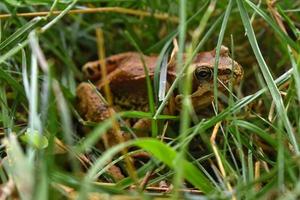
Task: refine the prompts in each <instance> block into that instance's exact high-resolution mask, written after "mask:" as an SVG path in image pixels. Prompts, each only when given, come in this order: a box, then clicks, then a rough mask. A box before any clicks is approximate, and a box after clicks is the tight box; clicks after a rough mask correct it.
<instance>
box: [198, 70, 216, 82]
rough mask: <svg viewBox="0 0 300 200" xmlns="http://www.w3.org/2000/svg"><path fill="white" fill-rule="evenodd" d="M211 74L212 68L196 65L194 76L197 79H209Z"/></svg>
mask: <svg viewBox="0 0 300 200" xmlns="http://www.w3.org/2000/svg"><path fill="white" fill-rule="evenodd" d="M212 75H213V73H212V70H211V69H210V68H208V67H201V68H200V67H197V68H196V69H195V71H194V76H195V78H196V79H197V80H199V81H203V80H210V79H211V78H212Z"/></svg>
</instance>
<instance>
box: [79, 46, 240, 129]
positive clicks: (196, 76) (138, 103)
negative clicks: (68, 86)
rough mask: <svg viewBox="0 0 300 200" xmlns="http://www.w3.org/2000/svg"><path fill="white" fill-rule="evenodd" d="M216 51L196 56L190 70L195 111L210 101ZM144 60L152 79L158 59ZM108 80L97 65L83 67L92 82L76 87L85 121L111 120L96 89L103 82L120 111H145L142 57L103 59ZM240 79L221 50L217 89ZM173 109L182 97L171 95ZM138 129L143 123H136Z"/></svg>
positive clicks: (234, 64)
mask: <svg viewBox="0 0 300 200" xmlns="http://www.w3.org/2000/svg"><path fill="white" fill-rule="evenodd" d="M215 57H216V51H215V50H212V51H207V52H201V53H198V54H197V55H196V57H195V58H194V60H193V62H192V64H191V65H190V66H189V67H191V68H190V69H191V70H188V71H189V72H192V73H193V90H192V93H191V95H190V97H191V100H192V104H193V107H194V108H195V110H199V109H203V108H205V107H206V106H208V104H210V103H211V101H212V100H213V88H214V87H213V68H214V64H215ZM143 60H144V62H145V64H146V67H147V68H148V71H149V75H150V77H152V78H153V76H154V70H155V67H156V62H157V60H158V57H157V56H145V55H143ZM105 62H106V68H107V72H108V74H107V80H106V81H104V80H102V78H101V70H100V67H101V66H100V62H99V61H95V62H89V63H87V64H86V65H84V67H83V72H84V74H85V76H86V77H87V78H88V79H90V80H92V81H93V83H94V84H95V86H92V85H91V84H90V83H85V82H84V83H81V84H80V85H79V86H78V87H77V97H78V110H79V112H80V114H81V115H82V116H83V117H84V119H86V120H89V121H94V122H100V121H103V120H104V119H106V118H108V117H110V115H111V112H109V108H108V106H107V104H106V103H105V102H104V101H103V100H102V99H101V97H100V96H99V93H97V91H95V87H96V88H97V90H98V91H99V92H100V93H101V92H102V91H103V87H104V84H105V82H106V83H108V84H109V86H110V88H111V92H112V95H113V102H114V103H113V105H114V106H116V109H117V110H118V109H121V110H131V109H134V110H142V111H147V109H148V96H147V86H146V81H145V80H146V78H145V77H146V76H145V72H144V67H143V62H142V61H141V55H140V54H139V53H135V52H128V53H121V54H117V55H113V56H110V57H108V58H106V60H105ZM176 76H177V75H176V69H175V62H173V64H170V65H169V66H168V70H167V81H168V85H170V84H172V82H173V81H174V79H175V78H176ZM242 76H243V69H242V67H241V66H240V65H239V64H238V63H237V62H236V61H234V60H232V59H231V58H230V57H229V51H228V48H227V47H225V46H222V47H221V50H220V59H219V65H218V89H219V90H225V87H224V85H228V83H229V82H232V83H233V84H236V83H238V82H239V81H240V80H241V78H242ZM174 97H175V98H174V99H175V107H177V108H180V99H181V95H180V94H178V93H176V91H174ZM137 124H139V127H140V126H143V124H145V123H141V122H137Z"/></svg>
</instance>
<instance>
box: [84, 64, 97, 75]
mask: <svg viewBox="0 0 300 200" xmlns="http://www.w3.org/2000/svg"><path fill="white" fill-rule="evenodd" d="M85 70H86V72H87V75H88V76H93V75H95V71H94V69H93V68H92V67H90V66H87V67H86V68H85Z"/></svg>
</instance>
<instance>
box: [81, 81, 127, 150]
mask: <svg viewBox="0 0 300 200" xmlns="http://www.w3.org/2000/svg"><path fill="white" fill-rule="evenodd" d="M76 95H77V100H78V102H77V108H78V111H79V113H80V114H81V116H82V117H83V118H84V119H85V120H88V121H92V122H102V121H104V120H106V119H108V118H110V117H111V116H112V114H113V113H114V112H115V111H114V110H113V108H110V107H109V106H108V105H107V104H106V102H105V101H104V100H103V99H102V98H101V94H99V92H98V91H97V89H96V88H95V87H94V86H93V85H91V84H89V83H81V84H80V85H79V86H78V87H77V89H76ZM120 140H121V141H124V140H126V139H125V137H124V135H123V134H122V132H121V131H119V130H115V129H113V128H112V129H109V130H108V131H107V133H106V134H105V135H104V136H103V143H104V146H105V148H106V149H107V148H109V147H111V146H114V145H116V144H118V143H119V141H120Z"/></svg>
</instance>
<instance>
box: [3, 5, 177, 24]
mask: <svg viewBox="0 0 300 200" xmlns="http://www.w3.org/2000/svg"><path fill="white" fill-rule="evenodd" d="M61 12H62V11H61V10H55V11H53V12H52V13H51V14H53V15H59V14H60V13H61ZM107 12H114V13H121V14H125V15H134V16H138V17H154V18H156V19H159V20H166V21H171V22H174V23H178V18H177V17H175V16H170V15H168V14H166V13H154V14H153V13H151V12H147V11H144V10H135V9H129V8H122V7H105V8H102V7H101V8H85V9H74V10H70V11H69V12H68V14H92V13H107ZM48 14H49V11H42V12H29V13H17V14H15V15H12V14H1V15H0V19H7V18H10V17H13V16H17V17H37V16H47V15H48Z"/></svg>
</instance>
